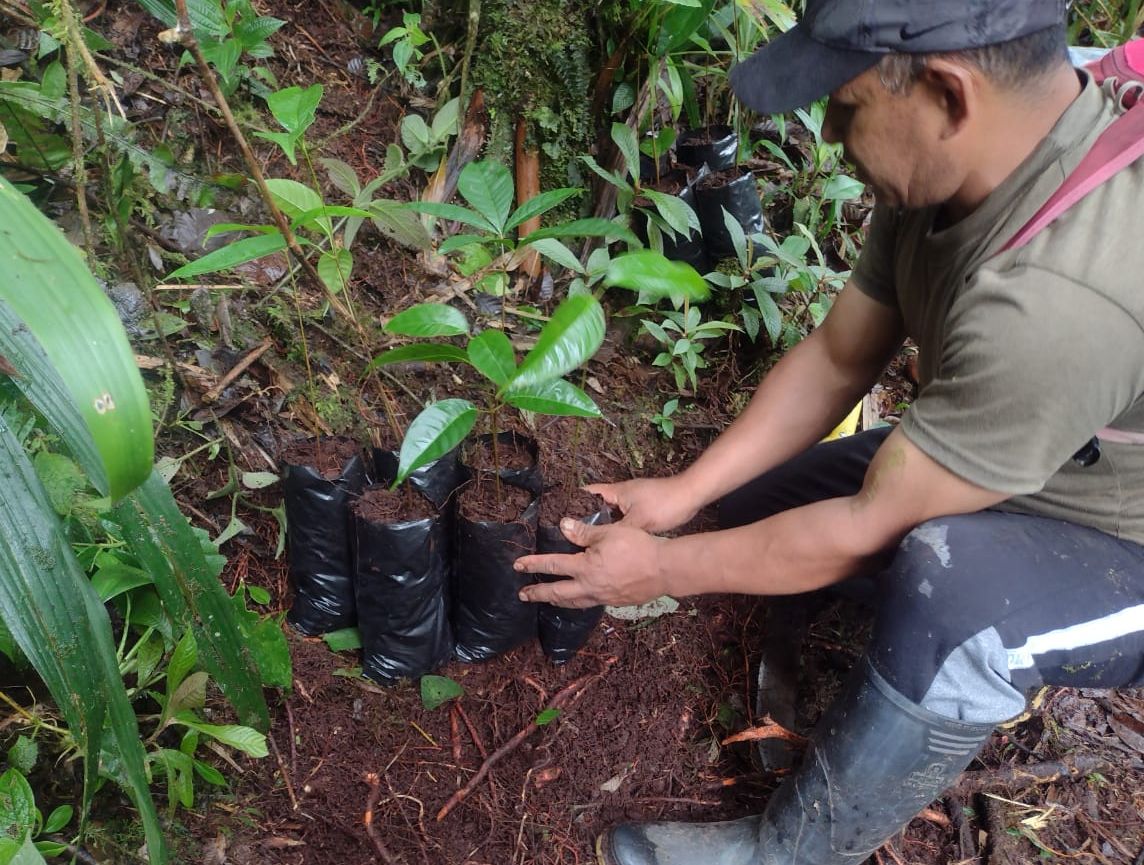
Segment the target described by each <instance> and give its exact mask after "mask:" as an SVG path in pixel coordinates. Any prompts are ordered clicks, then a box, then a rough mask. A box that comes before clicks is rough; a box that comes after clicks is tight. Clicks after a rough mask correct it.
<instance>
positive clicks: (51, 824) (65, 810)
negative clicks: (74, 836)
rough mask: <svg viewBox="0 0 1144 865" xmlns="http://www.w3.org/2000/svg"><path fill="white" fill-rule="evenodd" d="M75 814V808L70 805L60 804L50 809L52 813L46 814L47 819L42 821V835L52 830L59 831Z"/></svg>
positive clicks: (48, 833)
mask: <svg viewBox="0 0 1144 865" xmlns="http://www.w3.org/2000/svg"><path fill="white" fill-rule="evenodd" d="M73 816H75V809H74V808H72V806H71V805H60V806H58V807H56V808H53V809H52V813H51V814H49V815H48V819H47V820H45V821H44V831H43V834H44V835H50V834H52V833H53V832H59V831H60V830H61V829H63V828H64V827H65V826H67V825H68V823H70V822H71V821H72V817H73Z"/></svg>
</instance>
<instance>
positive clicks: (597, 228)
mask: <svg viewBox="0 0 1144 865" xmlns="http://www.w3.org/2000/svg"><path fill="white" fill-rule="evenodd" d="M545 237H603V238H607V239H608V240H622V241H624V243H630V244H631V245H633V246H638V245H639V238H637V237H636V236H635V235H634V234H633V233H632V230H631V229H630V228H628V227H626V226H623V225H619V224H618V223H615V222H612V221H611V220H610V219H600V218H599V217H588V218H587V219H574V220H572V221H571V222H563V223H561V224H560V225H550V226H548V227H547V228H541V229H538V230H536V231H534V232H532V233H531V234H529V235H528V236H527V237H523V238H521V241H520V242H521V244H522V245H523V244H526V243H533V242H535V241H537V240H541V239H542V238H545Z"/></svg>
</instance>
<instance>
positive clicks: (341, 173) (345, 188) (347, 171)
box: [318, 157, 361, 199]
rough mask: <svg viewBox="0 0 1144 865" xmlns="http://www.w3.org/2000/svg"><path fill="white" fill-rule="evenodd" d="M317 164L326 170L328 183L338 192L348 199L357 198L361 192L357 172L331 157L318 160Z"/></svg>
mask: <svg viewBox="0 0 1144 865" xmlns="http://www.w3.org/2000/svg"><path fill="white" fill-rule="evenodd" d="M318 163H319V164H320V165H321V166H322V167H323V168H325V169H326V173H327V174H328V175H329V176H330V182H331V183H332V184H334V186H336V187H337V188H338V191H340V192H343V193H345V194H346V195H347V196H348V197H349V198H350V199H356V198H357V195H358V193H359V192H361V182H360V181H359V180H358V176H357V172H356V171H354V170H353V167H352V166H351V165H350V164H349V163H346V162H343V161H342V160H340V159H334V158H333V157H326V158H324V159H319V160H318Z"/></svg>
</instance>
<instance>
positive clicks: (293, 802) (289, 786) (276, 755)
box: [266, 736, 298, 811]
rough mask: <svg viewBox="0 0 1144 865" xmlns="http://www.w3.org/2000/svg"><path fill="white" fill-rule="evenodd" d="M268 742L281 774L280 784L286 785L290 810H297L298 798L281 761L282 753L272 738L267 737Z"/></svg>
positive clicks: (284, 763) (284, 764)
mask: <svg viewBox="0 0 1144 865" xmlns="http://www.w3.org/2000/svg"><path fill="white" fill-rule="evenodd" d="M266 738H267V739H269V740H270V747H272V748H273V749H274V758H275V760H277V761H278V771H279V772H280V773H281V774H282V782H283V783H284V784H285V785H286V794H287V795H288V796H289V797H290V807H291V809H292V810H294V811H297V810H298V797H297V796H295V795H294V784H293V783H292V782H291V781H290V773H289V772H287V771H286V762H285V761H284V760H283V759H282V752H281V751H279V750H278V743H277V742H275V741H274V737H273V736H267V737H266Z"/></svg>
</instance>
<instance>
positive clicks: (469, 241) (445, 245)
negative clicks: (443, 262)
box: [437, 234, 488, 255]
mask: <svg viewBox="0 0 1144 865" xmlns="http://www.w3.org/2000/svg"><path fill="white" fill-rule="evenodd" d="M487 239H488V238H486V237H485V236H484V235H481V234H454V235H453V236H452V237H446V238H445V239H444V240H443V241H441V245H440V246H438V247H437V252H439V253H440V254H441V255H445V254H446V253H450V252H453V251H454V250H457V249H464V248H465V247H466V246H472V245H473V244H474V243H484V242H485V241H486V240H487Z"/></svg>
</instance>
